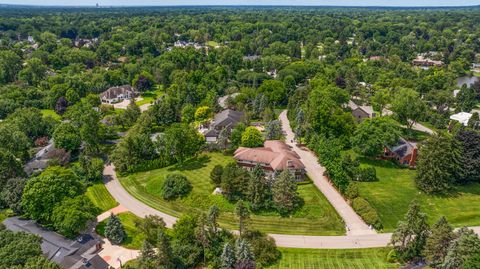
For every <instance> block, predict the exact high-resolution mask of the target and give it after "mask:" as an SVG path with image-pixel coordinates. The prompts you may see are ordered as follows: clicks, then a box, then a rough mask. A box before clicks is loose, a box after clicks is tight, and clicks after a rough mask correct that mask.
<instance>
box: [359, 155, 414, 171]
mask: <svg viewBox="0 0 480 269" xmlns="http://www.w3.org/2000/svg"><path fill="white" fill-rule="evenodd" d="M357 160H358V161H360V163H361V164H366V165H370V166H378V167H383V168H392V169H406V167H404V166H401V165H399V164H398V163H395V162H394V161H390V160H381V159H371V158H367V157H363V156H358V157H357Z"/></svg>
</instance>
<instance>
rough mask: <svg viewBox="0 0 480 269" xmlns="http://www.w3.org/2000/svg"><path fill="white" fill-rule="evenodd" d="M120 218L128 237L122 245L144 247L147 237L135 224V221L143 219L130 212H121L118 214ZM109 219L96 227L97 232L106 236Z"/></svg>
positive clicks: (136, 247) (134, 247)
mask: <svg viewBox="0 0 480 269" xmlns="http://www.w3.org/2000/svg"><path fill="white" fill-rule="evenodd" d="M118 218H119V219H120V221H121V222H122V224H123V228H124V229H125V233H126V234H127V237H126V238H125V239H124V240H123V242H122V243H121V244H120V245H121V246H124V247H126V248H129V249H140V248H141V247H142V244H143V240H144V239H145V235H144V234H142V233H141V232H140V231H139V230H138V229H137V227H136V226H135V221H137V220H138V221H141V220H142V219H141V218H139V217H137V216H135V215H133V214H132V213H130V212H124V213H120V214H118ZM107 220H108V219H106V220H104V221H102V222H100V223H99V224H98V225H97V228H96V231H97V233H98V234H99V235H101V236H103V237H105V235H104V233H105V225H106V224H107Z"/></svg>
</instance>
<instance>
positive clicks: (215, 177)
mask: <svg viewBox="0 0 480 269" xmlns="http://www.w3.org/2000/svg"><path fill="white" fill-rule="evenodd" d="M222 174H223V166H222V165H220V164H217V165H215V166H214V167H213V169H212V171H211V172H210V181H211V182H212V184H214V185H215V186H220V184H221V183H222Z"/></svg>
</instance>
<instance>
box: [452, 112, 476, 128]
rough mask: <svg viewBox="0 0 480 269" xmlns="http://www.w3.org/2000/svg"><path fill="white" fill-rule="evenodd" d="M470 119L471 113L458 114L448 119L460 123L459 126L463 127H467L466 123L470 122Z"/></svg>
mask: <svg viewBox="0 0 480 269" xmlns="http://www.w3.org/2000/svg"><path fill="white" fill-rule="evenodd" d="M471 117H472V113H468V112H460V113H457V114H453V115H451V116H450V119H451V120H454V121H458V122H460V123H461V124H463V126H468V121H469V120H470V118H471Z"/></svg>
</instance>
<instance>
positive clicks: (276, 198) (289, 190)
mask: <svg viewBox="0 0 480 269" xmlns="http://www.w3.org/2000/svg"><path fill="white" fill-rule="evenodd" d="M272 194H273V203H274V206H275V208H276V209H277V210H278V212H280V214H283V215H286V214H289V213H291V212H292V211H293V210H294V209H295V207H296V206H297V204H298V194H297V183H296V182H295V179H294V178H293V175H292V173H290V171H289V170H288V169H285V170H283V171H282V173H280V175H279V176H277V177H276V178H275V180H274V182H273V186H272Z"/></svg>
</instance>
